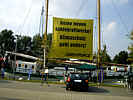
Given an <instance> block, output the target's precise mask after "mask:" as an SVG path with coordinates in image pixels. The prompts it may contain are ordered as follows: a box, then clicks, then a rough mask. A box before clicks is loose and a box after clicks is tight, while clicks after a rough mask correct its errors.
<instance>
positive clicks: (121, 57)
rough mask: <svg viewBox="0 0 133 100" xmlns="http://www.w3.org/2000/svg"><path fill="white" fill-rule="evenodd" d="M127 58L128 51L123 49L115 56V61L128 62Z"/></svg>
mask: <svg viewBox="0 0 133 100" xmlns="http://www.w3.org/2000/svg"><path fill="white" fill-rule="evenodd" d="M127 59H128V52H127V51H121V52H120V53H119V54H118V55H116V56H115V57H114V59H113V62H114V63H117V64H128V61H127Z"/></svg>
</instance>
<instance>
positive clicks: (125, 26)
mask: <svg viewBox="0 0 133 100" xmlns="http://www.w3.org/2000/svg"><path fill="white" fill-rule="evenodd" d="M112 5H113V7H114V9H115V11H116V13H117V15H118V16H119V18H120V21H121V23H122V24H123V26H124V28H125V29H126V31H127V33H130V32H129V31H128V28H127V25H126V24H125V23H124V21H123V19H122V16H121V15H120V13H119V11H118V9H117V7H116V5H115V3H114V0H112Z"/></svg>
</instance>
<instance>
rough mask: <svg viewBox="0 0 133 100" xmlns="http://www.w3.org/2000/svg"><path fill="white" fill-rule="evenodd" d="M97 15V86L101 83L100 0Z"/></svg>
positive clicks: (98, 0)
mask: <svg viewBox="0 0 133 100" xmlns="http://www.w3.org/2000/svg"><path fill="white" fill-rule="evenodd" d="M97 15H98V41H97V42H98V56H97V69H98V70H97V81H98V86H100V83H101V80H100V79H101V78H99V77H101V76H99V75H100V52H101V29H100V28H101V26H100V24H101V23H100V0H97Z"/></svg>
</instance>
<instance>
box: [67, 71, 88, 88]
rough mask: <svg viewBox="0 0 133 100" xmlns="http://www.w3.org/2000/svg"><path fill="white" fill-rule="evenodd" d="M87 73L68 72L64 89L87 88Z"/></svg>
mask: <svg viewBox="0 0 133 100" xmlns="http://www.w3.org/2000/svg"><path fill="white" fill-rule="evenodd" d="M88 80H89V75H88V74H86V73H70V74H69V75H68V77H67V80H66V90H69V89H70V90H74V89H78V90H88Z"/></svg>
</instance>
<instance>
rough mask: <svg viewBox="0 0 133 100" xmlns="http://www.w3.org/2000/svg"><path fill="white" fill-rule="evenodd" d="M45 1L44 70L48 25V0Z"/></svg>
mask: <svg viewBox="0 0 133 100" xmlns="http://www.w3.org/2000/svg"><path fill="white" fill-rule="evenodd" d="M45 1H46V23H45V33H44V66H43V68H44V71H45V67H46V66H45V64H46V48H47V27H48V3H49V0H45Z"/></svg>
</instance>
